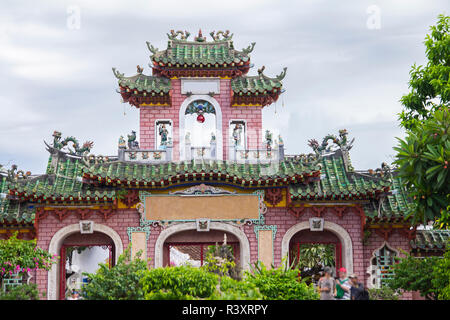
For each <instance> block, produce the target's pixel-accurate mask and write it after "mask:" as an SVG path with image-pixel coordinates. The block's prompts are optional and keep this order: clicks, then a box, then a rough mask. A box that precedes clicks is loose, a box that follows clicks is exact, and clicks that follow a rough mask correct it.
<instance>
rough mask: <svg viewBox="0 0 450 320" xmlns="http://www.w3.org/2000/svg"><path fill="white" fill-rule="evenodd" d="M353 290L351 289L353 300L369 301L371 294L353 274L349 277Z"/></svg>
mask: <svg viewBox="0 0 450 320" xmlns="http://www.w3.org/2000/svg"><path fill="white" fill-rule="evenodd" d="M349 278H350V283H351V285H352V288H351V289H350V299H351V300H369V293H368V292H367V290H365V289H364V285H363V284H362V283H361V282H358V276H357V275H356V274H352V275H350V276H349Z"/></svg>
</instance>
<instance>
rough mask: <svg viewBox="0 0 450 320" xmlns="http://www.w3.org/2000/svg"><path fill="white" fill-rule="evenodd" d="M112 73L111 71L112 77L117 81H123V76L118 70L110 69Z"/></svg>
mask: <svg viewBox="0 0 450 320" xmlns="http://www.w3.org/2000/svg"><path fill="white" fill-rule="evenodd" d="M112 71H113V73H114V76H115V77H116V78H117V79H119V80H121V79H123V78H124V77H125V74H124V73H120V72H119V70H117V69H116V68H114V67H113V68H112Z"/></svg>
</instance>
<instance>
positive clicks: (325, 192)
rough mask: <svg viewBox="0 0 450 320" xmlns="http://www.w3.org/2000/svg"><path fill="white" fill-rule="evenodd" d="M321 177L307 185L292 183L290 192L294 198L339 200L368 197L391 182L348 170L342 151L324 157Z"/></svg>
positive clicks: (380, 190)
mask: <svg viewBox="0 0 450 320" xmlns="http://www.w3.org/2000/svg"><path fill="white" fill-rule="evenodd" d="M321 163H322V169H321V173H322V176H321V179H320V180H318V181H314V182H313V183H310V184H307V185H302V184H299V185H291V186H289V192H290V193H291V196H292V198H293V199H300V200H314V199H328V200H339V199H345V198H347V197H355V198H367V195H373V194H374V193H375V192H382V191H383V190H384V189H385V188H386V187H389V186H390V182H388V181H386V180H382V179H377V178H373V177H369V176H365V175H362V174H359V173H357V172H354V171H349V170H346V168H345V163H344V158H343V156H342V153H340V152H337V153H335V154H333V155H331V156H324V157H323V158H322V162H321Z"/></svg>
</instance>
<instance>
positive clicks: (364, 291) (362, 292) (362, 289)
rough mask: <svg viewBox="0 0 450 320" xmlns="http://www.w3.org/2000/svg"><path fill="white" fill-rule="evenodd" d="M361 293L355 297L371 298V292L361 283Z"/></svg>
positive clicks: (360, 298)
mask: <svg viewBox="0 0 450 320" xmlns="http://www.w3.org/2000/svg"><path fill="white" fill-rule="evenodd" d="M360 290H361V291H360V292H359V294H358V295H357V296H356V297H355V300H369V292H368V291H367V290H366V289H365V288H364V287H363V286H362V285H361V287H360Z"/></svg>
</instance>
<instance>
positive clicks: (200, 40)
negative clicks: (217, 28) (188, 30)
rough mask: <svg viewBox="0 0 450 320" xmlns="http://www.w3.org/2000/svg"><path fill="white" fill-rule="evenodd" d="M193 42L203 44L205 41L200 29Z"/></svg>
mask: <svg viewBox="0 0 450 320" xmlns="http://www.w3.org/2000/svg"><path fill="white" fill-rule="evenodd" d="M194 40H195V41H197V42H204V41H206V38H205V37H204V36H203V34H202V29H198V36H196V37H195V38H194Z"/></svg>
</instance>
